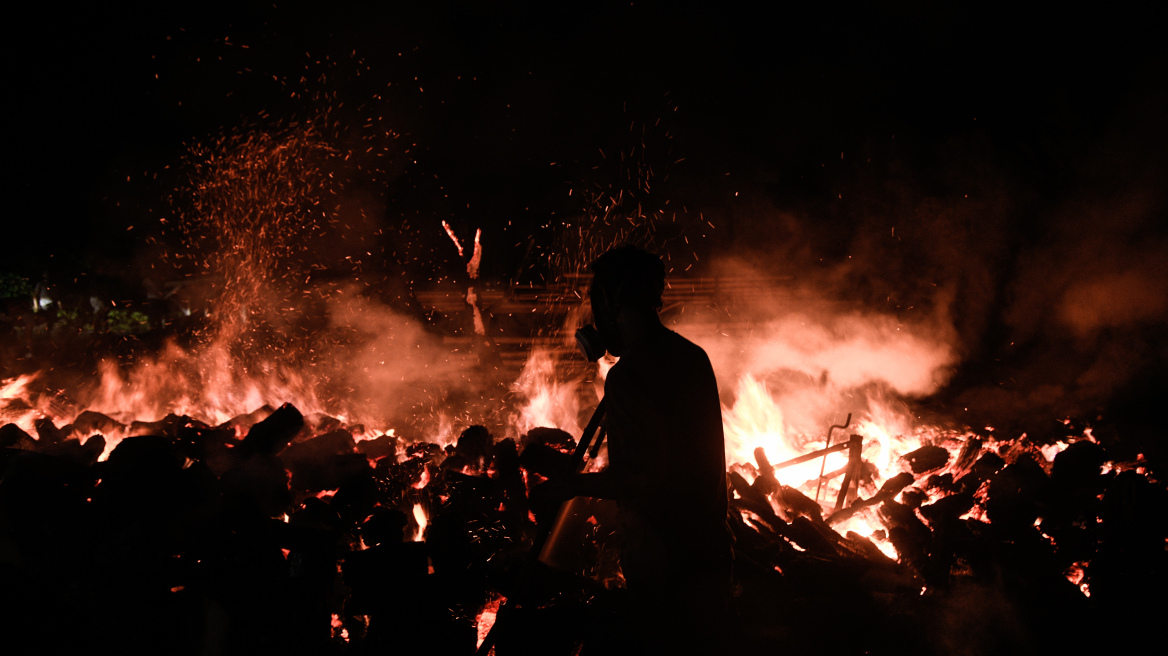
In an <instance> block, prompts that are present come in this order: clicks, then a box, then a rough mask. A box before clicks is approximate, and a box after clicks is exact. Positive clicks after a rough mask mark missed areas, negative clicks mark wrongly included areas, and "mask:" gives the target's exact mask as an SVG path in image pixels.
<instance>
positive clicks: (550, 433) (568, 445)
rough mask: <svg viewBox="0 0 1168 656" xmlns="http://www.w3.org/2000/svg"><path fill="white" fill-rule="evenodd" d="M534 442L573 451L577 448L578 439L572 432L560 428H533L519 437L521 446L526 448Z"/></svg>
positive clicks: (566, 451) (565, 451)
mask: <svg viewBox="0 0 1168 656" xmlns="http://www.w3.org/2000/svg"><path fill="white" fill-rule="evenodd" d="M532 444H543V445H545V446H550V447H552V448H553V449H557V450H559V451H563V452H564V453H572V452H573V451H575V450H576V439H575V438H574V437H572V434H571V433H569V432H568V431H565V430H560V429H559V428H548V427H546V426H545V427H539V428H533V429H531V430H529V431H528V432H527V433H525V434H524V435H523V436H522V437H520V438H519V446H521V447H523V448H524V449H526V448H527V447H529V446H531V445H532Z"/></svg>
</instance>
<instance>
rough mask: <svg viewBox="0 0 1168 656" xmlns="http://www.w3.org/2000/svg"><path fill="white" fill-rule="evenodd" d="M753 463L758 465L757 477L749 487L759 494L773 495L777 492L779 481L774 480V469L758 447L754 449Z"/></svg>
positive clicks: (762, 450) (764, 453)
mask: <svg viewBox="0 0 1168 656" xmlns="http://www.w3.org/2000/svg"><path fill="white" fill-rule="evenodd" d="M754 461H755V462H756V463H758V476H757V477H755V479H754V483H753V484H752V485H751V487H753V488H754V489H755V490H757V491H758V492H759V494H762V495H767V494H774V493H775V492H778V491H779V487H780V486H779V479H777V478H775V468H774V467H772V466H771V461H770V460H769V459H768V458H767V455H766V451H765V450H764V449H763V448H762V447H761V446H760V447H755V449H754Z"/></svg>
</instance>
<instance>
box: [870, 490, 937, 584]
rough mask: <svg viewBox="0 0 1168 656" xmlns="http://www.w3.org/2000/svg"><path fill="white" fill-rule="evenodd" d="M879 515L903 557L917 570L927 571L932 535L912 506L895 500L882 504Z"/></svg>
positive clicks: (890, 538)
mask: <svg viewBox="0 0 1168 656" xmlns="http://www.w3.org/2000/svg"><path fill="white" fill-rule="evenodd" d="M877 515H878V516H879V517H880V521H881V522H882V523H883V524H884V526H886V527H887V528H888V539H889V541H890V542H892V546H893V547H895V548H896V553H898V554H900V557H901V559H902V560H903V561H904V562H906V563H908V564H909V565H910V566H912V567H913V569H915V570H916V571H917V572H920V573H923V572H925V571H926V569H927V565H928V556H929V541H930V537H931V536H930V533H929V527H927V526H925V525H924V523H923V522H921V520H920V519H918V518H917V516H916V514H915V513H914V512H913V509H912V508H910V507H909V506H906V505H904V504H900V503H897V502H895V501H885V502H884V503H883V504H881V505H880V510H879V511H878V512H877Z"/></svg>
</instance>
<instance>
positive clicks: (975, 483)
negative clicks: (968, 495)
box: [956, 453, 1006, 492]
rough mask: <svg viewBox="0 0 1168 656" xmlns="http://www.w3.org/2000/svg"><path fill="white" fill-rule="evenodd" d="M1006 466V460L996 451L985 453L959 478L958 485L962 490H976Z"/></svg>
mask: <svg viewBox="0 0 1168 656" xmlns="http://www.w3.org/2000/svg"><path fill="white" fill-rule="evenodd" d="M1005 466H1006V461H1005V460H1003V459H1002V457H1001V456H999V455H998V454H996V453H983V454H982V455H981V457H979V458H978V459H977V462H975V463H973V466H972V467H970V469H969V471H968V472H966V473H965V474H964V475H963V476H961V477H960V478H958V479H957V481H956V485H957V486H958V488H959V491H961V492H976V491H977V488H979V487H981V484H982V483H983V482H985V481H986V480H987V479H989V478H990V477H991V476H993V475H994V474H996V473H998V472H999V471H1001V469H1002V467H1005Z"/></svg>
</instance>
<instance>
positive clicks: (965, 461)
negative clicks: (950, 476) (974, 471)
mask: <svg viewBox="0 0 1168 656" xmlns="http://www.w3.org/2000/svg"><path fill="white" fill-rule="evenodd" d="M983 443H984V440H982V439H981V437H979V436H977V435H974V436H971V437H970V438H969V439H968V440H966V441H965V444H964V445H962V447H961V452H960V453H958V454H957V459H956V460H954V461H953V471H955V472H957V474H958V475H959V476H960V475H962V474H964V473H965V472H967V471H969V468H970V467H973V464H974V463H975V462H977V457H978V454H980V453H981V447H982V444H983Z"/></svg>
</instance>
